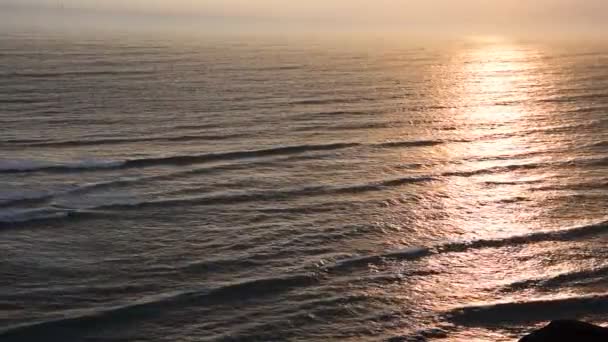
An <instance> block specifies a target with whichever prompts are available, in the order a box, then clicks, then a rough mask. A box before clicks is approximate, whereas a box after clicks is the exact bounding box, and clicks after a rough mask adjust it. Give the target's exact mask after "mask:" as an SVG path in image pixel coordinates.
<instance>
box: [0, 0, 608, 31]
mask: <svg viewBox="0 0 608 342" xmlns="http://www.w3.org/2000/svg"><path fill="white" fill-rule="evenodd" d="M0 8H1V9H0V13H1V14H0V15H1V16H4V17H9V18H12V22H17V23H18V22H20V23H21V24H24V23H28V22H34V23H36V24H38V25H44V24H47V25H55V24H57V18H58V17H61V16H66V15H68V14H66V13H69V16H71V17H72V18H78V17H80V18H81V19H82V18H86V20H83V21H87V22H89V21H91V20H93V21H95V20H98V21H99V22H103V21H104V20H106V21H107V20H108V19H112V25H120V22H121V20H122V21H123V22H124V23H128V22H131V23H133V22H146V21H147V24H148V25H154V23H155V22H156V23H160V22H164V23H165V24H166V23H167V22H173V23H174V24H179V23H185V22H188V23H189V24H196V25H197V26H200V27H201V28H210V27H224V28H230V27H234V28H243V29H249V28H255V27H269V28H275V29H279V28H298V29H304V30H305V29H307V28H310V29H319V28H327V29H331V28H343V29H353V30H356V29H361V30H366V29H376V28H377V29H383V28H390V29H418V30H430V31H434V32H441V31H446V32H447V31H452V30H474V31H480V32H487V33H493V32H495V31H496V32H500V31H508V30H536V29H543V30H544V29H546V30H558V31H559V30H595V31H598V30H605V28H606V25H607V24H608V0H0ZM26 17H29V18H34V19H24V18H26ZM15 18H20V19H19V20H15ZM53 18H54V19H53ZM132 18H137V20H134V21H130V19H132ZM47 19H48V20H47ZM5 20H6V19H5ZM59 21H61V20H59ZM76 21H77V20H75V22H76ZM159 25H160V24H159Z"/></svg>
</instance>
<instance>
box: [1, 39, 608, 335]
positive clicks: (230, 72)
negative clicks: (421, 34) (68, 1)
mask: <svg viewBox="0 0 608 342" xmlns="http://www.w3.org/2000/svg"><path fill="white" fill-rule="evenodd" d="M0 127H2V128H1V129H0V132H1V133H2V134H0V183H1V184H2V186H1V187H0V241H1V242H0V245H1V249H2V260H1V261H0V339H1V340H2V341H37V340H44V339H45V338H46V337H48V336H53V337H54V338H55V339H57V340H62V341H90V340H104V341H125V340H128V341H136V340H146V341H177V340H184V341H190V340H191V341H255V340H259V341H268V340H273V341H283V340H293V341H303V340H310V341H322V340H345V341H349V340H350V341H378V340H386V339H389V338H393V337H402V338H403V339H404V340H416V339H418V340H419V339H427V340H433V339H436V338H447V339H448V340H453V341H457V340H471V338H473V337H474V338H478V339H480V340H487V341H511V340H514V339H515V338H516V337H518V336H520V335H521V334H522V333H523V332H525V331H528V330H529V328H530V325H534V324H542V323H543V322H545V321H547V320H550V319H556V318H580V319H587V320H590V321H595V322H599V323H606V321H605V317H606V313H608V309H605V308H608V306H607V305H606V304H608V299H607V297H606V293H605V285H606V281H607V279H608V278H606V277H607V275H608V271H607V270H608V264H607V263H606V260H608V258H607V256H608V255H607V253H608V249H606V247H605V245H606V238H607V235H606V232H607V231H608V218H607V216H606V209H607V207H606V203H607V199H608V192H607V189H608V177H607V175H608V172H607V171H608V46H606V45H605V44H604V43H591V42H589V41H585V42H581V43H578V44H573V43H568V44H557V43H546V42H534V43H533V42H529V41H528V42H519V41H516V40H509V39H499V38H491V39H490V38H484V39H480V38H478V39H464V38H463V39H460V40H453V41H441V42H439V41H413V40H412V41H410V40H406V39H402V40H399V41H390V43H389V42H388V41H385V40H379V41H366V40H361V41H356V40H332V39H303V38H292V39H278V38H274V39H271V38H258V39H255V40H252V39H243V38H235V37H232V38H230V39H227V38H226V37H221V38H219V37H218V38H211V37H209V36H207V37H204V38H201V37H199V38H196V39H171V40H169V39H159V38H153V37H150V38H145V37H143V36H137V37H134V36H111V35H98V36H76V35H52V34H48V35H44V36H40V35H36V36H32V35H29V34H24V33H22V34H17V33H11V34H7V35H4V36H2V37H0Z"/></svg>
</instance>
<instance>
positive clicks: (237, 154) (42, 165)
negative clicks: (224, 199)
mask: <svg viewBox="0 0 608 342" xmlns="http://www.w3.org/2000/svg"><path fill="white" fill-rule="evenodd" d="M359 145H360V144H358V143H334V144H325V145H295V146H284V147H275V148H269V149H261V150H249V151H234V152H223V153H222V152H220V153H209V154H200V155H177V156H169V157H157V158H155V157H151V158H142V159H130V160H123V161H106V160H85V161H80V162H73V163H57V164H52V163H50V162H45V161H34V160H5V161H0V173H19V172H32V171H47V172H69V171H78V170H92V169H127V168H138V167H148V166H158V165H176V166H181V165H191V164H197V163H206V162H214V161H226V160H237V159H248V158H258V157H266V156H274V155H290V154H300V153H306V152H312V151H328V150H339V149H345V148H350V147H354V146H359Z"/></svg>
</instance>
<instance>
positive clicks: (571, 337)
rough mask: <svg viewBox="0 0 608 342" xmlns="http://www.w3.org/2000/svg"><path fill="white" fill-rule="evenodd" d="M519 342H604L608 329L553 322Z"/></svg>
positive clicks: (606, 338)
mask: <svg viewBox="0 0 608 342" xmlns="http://www.w3.org/2000/svg"><path fill="white" fill-rule="evenodd" d="M519 341H520V342H561V341H567V342H595V341H597V342H600V341H601V342H606V341H608V328H604V327H600V326H597V325H593V324H589V323H585V322H579V321H553V322H551V323H549V325H547V326H546V327H544V328H542V329H539V330H537V331H535V332H533V333H531V334H530V335H528V336H526V337H524V338H522V339H521V340H519Z"/></svg>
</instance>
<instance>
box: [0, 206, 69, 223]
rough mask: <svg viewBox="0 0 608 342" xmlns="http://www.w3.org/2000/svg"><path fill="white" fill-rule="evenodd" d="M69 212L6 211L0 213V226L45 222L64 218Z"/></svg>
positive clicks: (46, 209) (48, 209) (49, 209)
mask: <svg viewBox="0 0 608 342" xmlns="http://www.w3.org/2000/svg"><path fill="white" fill-rule="evenodd" d="M68 215H69V211H65V210H57V209H53V208H40V209H17V210H15V209H8V210H3V211H1V212H0V224H16V223H24V222H29V223H31V222H36V221H40V222H42V221H47V220H50V219H60V218H65V217H67V216H68Z"/></svg>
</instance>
